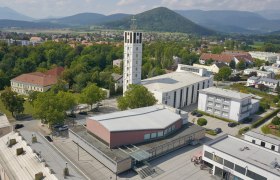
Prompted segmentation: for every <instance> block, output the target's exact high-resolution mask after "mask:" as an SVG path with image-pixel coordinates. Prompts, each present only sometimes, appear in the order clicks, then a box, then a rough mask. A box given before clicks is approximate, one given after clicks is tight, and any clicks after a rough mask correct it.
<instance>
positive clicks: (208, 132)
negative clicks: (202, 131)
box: [206, 130, 217, 136]
mask: <svg viewBox="0 0 280 180" xmlns="http://www.w3.org/2000/svg"><path fill="white" fill-rule="evenodd" d="M206 133H207V134H210V135H212V136H216V135H217V133H216V131H214V130H206Z"/></svg>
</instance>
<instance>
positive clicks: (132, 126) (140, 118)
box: [87, 105, 181, 132]
mask: <svg viewBox="0 0 280 180" xmlns="http://www.w3.org/2000/svg"><path fill="white" fill-rule="evenodd" d="M180 119H181V116H180V115H179V114H176V113H175V112H172V111H171V110H169V109H167V108H165V107H163V106H161V105H155V106H149V107H144V108H138V109H130V110H126V111H120V112H114V113H110V114H104V115H98V116H92V117H89V118H88V119H87V121H98V122H99V123H100V124H102V125H103V126H104V127H105V128H106V129H108V130H109V131H110V132H119V131H135V130H152V129H165V128H167V127H168V126H170V125H171V124H173V123H175V122H177V121H178V120H180Z"/></svg>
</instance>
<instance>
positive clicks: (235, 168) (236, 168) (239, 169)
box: [234, 164, 246, 175]
mask: <svg viewBox="0 0 280 180" xmlns="http://www.w3.org/2000/svg"><path fill="white" fill-rule="evenodd" d="M234 170H235V171H236V172H239V173H240V174H243V175H245V173H246V169H245V168H243V167H241V166H238V165H237V164H235V167H234Z"/></svg>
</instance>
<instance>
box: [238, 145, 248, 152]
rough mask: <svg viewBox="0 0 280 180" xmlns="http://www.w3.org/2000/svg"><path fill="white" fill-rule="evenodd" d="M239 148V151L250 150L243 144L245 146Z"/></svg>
mask: <svg viewBox="0 0 280 180" xmlns="http://www.w3.org/2000/svg"><path fill="white" fill-rule="evenodd" d="M239 150H240V151H244V150H250V148H249V147H247V146H245V147H243V148H240V149H239Z"/></svg>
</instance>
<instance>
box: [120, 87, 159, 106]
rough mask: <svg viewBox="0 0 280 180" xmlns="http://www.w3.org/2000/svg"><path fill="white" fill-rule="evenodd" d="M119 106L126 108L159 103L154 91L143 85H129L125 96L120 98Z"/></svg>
mask: <svg viewBox="0 0 280 180" xmlns="http://www.w3.org/2000/svg"><path fill="white" fill-rule="evenodd" d="M117 101H118V108H119V109H121V110H126V109H128V108H130V109H135V108H141V107H147V106H152V105H154V104H156V103H157V100H156V98H155V97H154V95H153V93H151V92H149V91H148V89H147V88H146V87H144V86H142V85H135V84H132V85H129V86H128V90H127V91H126V92H125V94H124V96H123V97H120V98H118V100H117Z"/></svg>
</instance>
